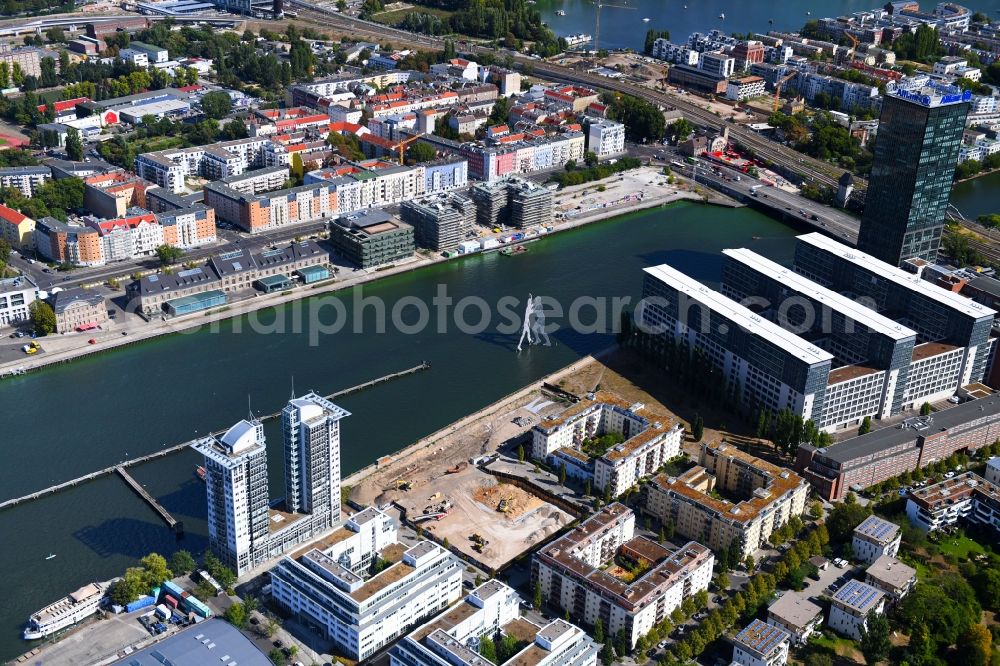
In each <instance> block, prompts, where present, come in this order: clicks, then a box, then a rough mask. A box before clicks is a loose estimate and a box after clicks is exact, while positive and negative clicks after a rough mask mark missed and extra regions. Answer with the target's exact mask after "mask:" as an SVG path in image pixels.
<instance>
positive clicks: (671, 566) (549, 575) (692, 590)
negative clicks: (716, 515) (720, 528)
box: [531, 502, 715, 647]
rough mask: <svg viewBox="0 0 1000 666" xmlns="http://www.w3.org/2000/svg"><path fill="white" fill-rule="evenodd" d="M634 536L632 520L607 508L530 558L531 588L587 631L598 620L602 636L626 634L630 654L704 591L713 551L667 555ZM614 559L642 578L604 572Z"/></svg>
mask: <svg viewBox="0 0 1000 666" xmlns="http://www.w3.org/2000/svg"><path fill="white" fill-rule="evenodd" d="M634 534H635V514H633V513H632V511H631V510H629V509H628V508H627V507H625V506H624V505H623V504H619V503H617V502H616V503H613V504H609V505H608V506H605V507H604V508H603V509H601V510H600V511H599V512H597V513H596V514H595V515H593V516H591V517H590V518H588V519H587V520H585V521H583V522H582V523H581V524H580V525H579V526H577V527H576V528H575V529H573V530H572V531H570V532H569V533H568V534H566V535H564V536H563V537H561V538H559V539H557V540H556V541H553V542H552V543H550V544H549V545H547V546H545V547H544V548H542V549H541V550H540V551H538V552H537V553H536V554H535V556H534V558H533V559H532V562H531V579H532V584H533V585H537V586H538V587H539V589H541V592H542V596H543V598H544V599H545V600H546V601H547V602H548V603H550V604H551V605H553V606H555V607H557V608H564V609H566V611H567V612H568V613H569V615H570V618H571V619H572V620H573V621H574V622H578V623H580V624H583V625H586V626H593V625H594V624H595V623H596V622H597V620H601V622H602V624H603V625H604V630H605V632H607V634H608V635H614V634H617V633H618V632H619V631H624V632H625V637H626V640H627V643H628V645H629V647H634V646H635V643H636V641H637V640H638V639H639V637H640V636H644V635H645V634H647V633H648V632H649V630H650V629H652V628H653V626H654V625H655V624H657V623H659V622H661V621H662V620H663V619H665V618H667V617H669V616H670V613H671V612H672V611H673V610H674V609H675V608H677V607H679V606H680V605H681V603H682V602H683V600H684V599H686V598H688V597H690V596H692V595H694V594H696V593H697V592H699V591H700V590H706V589H708V584H709V582H710V580H711V578H712V566H713V564H714V562H715V557H714V556H713V555H712V551H710V550H709V549H708V548H706V547H704V546H702V545H700V544H697V543H695V542H693V541H692V542H690V543H688V544H685V545H684V546H682V547H681V548H679V549H678V550H676V551H671V550H669V549H667V548H665V547H663V546H660V545H658V544H656V543H654V542H653V541H650V540H649V539H646V538H644V537H635V536H634ZM615 559H618V560H620V561H625V562H627V563H630V564H631V565H633V566H636V565H638V566H639V567H641V569H642V570H643V571H644V573H642V574H641V575H639V576H638V577H636V578H634V579H632V578H631V576H629V577H628V579H623V578H621V577H618V576H616V575H615V573H614V572H615V571H616V570H618V569H617V568H616V567H615V568H611V569H608V568H606V566H605V565H607V564H608V563H609V562H610V561H612V560H615Z"/></svg>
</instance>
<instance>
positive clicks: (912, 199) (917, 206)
mask: <svg viewBox="0 0 1000 666" xmlns="http://www.w3.org/2000/svg"><path fill="white" fill-rule="evenodd" d="M970 97H971V96H970V95H969V94H963V93H962V91H961V90H960V89H958V88H956V87H953V86H941V85H935V86H933V87H926V88H923V89H921V90H918V91H907V90H900V91H897V92H895V93H890V94H887V95H885V96H884V98H883V100H882V114H881V117H880V118H879V128H878V137H877V138H876V140H875V150H874V153H875V155H874V160H873V163H872V173H871V178H870V179H869V181H868V194H867V197H866V199H865V210H864V215H863V216H862V218H861V232H860V234H859V236H858V249H860V250H862V251H864V252H866V253H868V254H870V255H872V256H874V257H877V258H878V259H881V260H882V261H884V262H886V263H889V264H892V265H893V266H898V265H899V264H900V263H902V262H903V261H905V260H907V259H912V258H920V259H925V260H927V261H934V260H935V259H936V258H937V253H938V248H939V247H940V245H941V232H942V230H943V228H944V216H945V212H946V211H947V208H948V198H949V195H950V194H951V185H952V179H953V178H954V175H955V166H956V164H957V162H958V151H959V147H960V145H961V142H962V132H963V131H964V130H965V117H966V115H968V113H969V103H968V101H969V99H970Z"/></svg>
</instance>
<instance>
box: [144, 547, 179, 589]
mask: <svg viewBox="0 0 1000 666" xmlns="http://www.w3.org/2000/svg"><path fill="white" fill-rule="evenodd" d="M139 563H140V564H142V568H143V570H144V571H145V572H146V583H147V584H148V585H149V587H151V588H152V587H156V586H157V585H159V584H160V583H162V582H163V581H165V580H170V579H171V578H173V577H174V573H173V572H172V571H171V570H170V569H168V568H167V560H166V558H165V557H163V555H160V554H159V553H150V554H149V555H147V556H146V557H144V558H142V559H141V560H139Z"/></svg>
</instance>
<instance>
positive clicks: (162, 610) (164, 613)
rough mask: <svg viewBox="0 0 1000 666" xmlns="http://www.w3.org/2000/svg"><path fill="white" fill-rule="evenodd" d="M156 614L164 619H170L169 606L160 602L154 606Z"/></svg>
mask: <svg viewBox="0 0 1000 666" xmlns="http://www.w3.org/2000/svg"><path fill="white" fill-rule="evenodd" d="M156 614H157V615H159V616H160V617H162V618H163V619H164V620H169V619H170V608H168V607H167V605H166V604H160V605H159V606H157V607H156Z"/></svg>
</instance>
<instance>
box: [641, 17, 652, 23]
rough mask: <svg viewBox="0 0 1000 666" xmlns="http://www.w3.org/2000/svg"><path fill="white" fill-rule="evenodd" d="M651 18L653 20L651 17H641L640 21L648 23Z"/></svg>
mask: <svg viewBox="0 0 1000 666" xmlns="http://www.w3.org/2000/svg"><path fill="white" fill-rule="evenodd" d="M652 20H653V19H651V18H644V19H642V22H643V23H649V22H650V21H652Z"/></svg>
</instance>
